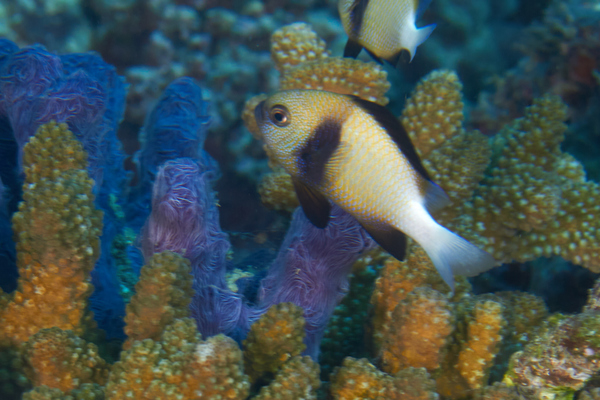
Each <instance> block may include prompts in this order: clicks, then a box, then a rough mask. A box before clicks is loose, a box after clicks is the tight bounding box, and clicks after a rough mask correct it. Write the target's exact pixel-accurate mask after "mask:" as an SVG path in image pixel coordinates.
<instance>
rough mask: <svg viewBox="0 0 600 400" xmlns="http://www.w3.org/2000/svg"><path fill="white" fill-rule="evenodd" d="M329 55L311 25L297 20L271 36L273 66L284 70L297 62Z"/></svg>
mask: <svg viewBox="0 0 600 400" xmlns="http://www.w3.org/2000/svg"><path fill="white" fill-rule="evenodd" d="M327 56H329V52H328V51H327V50H326V49H325V42H324V41H323V39H321V38H320V37H318V36H317V34H316V33H315V32H314V31H313V30H312V27H311V26H310V25H308V24H305V23H303V22H297V23H294V24H291V25H286V26H284V27H282V28H279V29H278V30H276V31H275V32H273V35H272V36H271V58H272V59H273V61H274V62H275V67H276V68H277V69H278V70H280V71H283V72H285V71H286V70H287V69H289V68H291V67H294V66H296V65H298V64H301V63H304V62H307V61H313V60H320V59H323V58H326V57H327Z"/></svg>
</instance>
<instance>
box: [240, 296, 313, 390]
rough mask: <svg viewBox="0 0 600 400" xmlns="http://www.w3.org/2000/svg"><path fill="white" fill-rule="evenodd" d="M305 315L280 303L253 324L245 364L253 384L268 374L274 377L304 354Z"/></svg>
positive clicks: (245, 342)
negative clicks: (286, 365)
mask: <svg viewBox="0 0 600 400" xmlns="http://www.w3.org/2000/svg"><path fill="white" fill-rule="evenodd" d="M302 313H303V310H302V308H300V307H298V306H296V305H294V304H292V303H279V304H276V305H274V306H272V307H270V308H269V310H268V311H267V312H266V313H264V314H263V315H262V316H261V317H260V318H259V319H258V321H256V322H255V323H254V324H252V326H251V327H250V332H248V337H247V338H246V340H244V364H245V367H246V371H247V373H248V375H249V376H250V379H251V380H252V381H253V382H255V381H257V380H258V379H259V378H261V377H262V376H263V375H264V374H266V373H270V374H271V375H272V374H275V373H276V372H277V371H278V370H279V369H280V368H281V366H282V365H283V364H284V363H285V362H286V361H287V360H288V359H290V358H292V357H294V356H297V355H299V354H300V353H302V351H304V349H305V348H306V345H305V344H304V343H303V340H304V337H305V336H306V333H305V332H304V318H303V317H302Z"/></svg>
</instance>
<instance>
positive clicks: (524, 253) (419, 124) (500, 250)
mask: <svg viewBox="0 0 600 400" xmlns="http://www.w3.org/2000/svg"><path fill="white" fill-rule="evenodd" d="M460 88H461V85H460V82H458V78H457V77H456V75H455V74H454V73H451V72H448V71H437V72H433V73H431V74H430V75H428V76H427V77H426V78H424V79H423V81H422V82H421V83H419V84H418V85H417V87H416V88H415V90H414V92H413V94H412V95H411V97H410V99H409V100H408V101H407V105H406V108H405V110H404V112H403V117H402V121H403V125H404V126H405V128H406V130H407V131H408V132H409V135H410V136H411V139H412V140H413V143H414V144H415V147H416V148H417V150H418V152H419V154H420V155H421V156H422V157H423V164H424V165H425V168H426V169H427V170H428V171H429V172H430V174H431V175H432V177H433V179H434V181H436V182H438V183H439V184H440V186H441V187H442V188H443V189H444V190H445V191H446V192H447V193H448V195H449V197H450V199H451V201H452V205H451V206H450V207H447V208H446V209H444V210H442V211H440V212H439V213H438V214H437V215H436V216H437V217H438V218H439V219H440V221H441V222H442V223H444V224H445V225H446V226H448V227H449V228H450V229H452V230H455V231H457V232H458V233H460V234H461V235H462V236H465V237H466V238H467V239H469V240H470V241H472V242H473V243H475V244H477V245H479V246H481V247H484V248H485V249H486V250H487V251H489V252H490V253H492V255H493V256H494V257H495V258H496V259H497V260H498V261H504V262H509V261H513V260H517V261H527V260H532V259H535V258H537V257H540V256H546V257H549V256H552V255H560V256H562V257H564V258H565V259H567V260H570V261H572V262H574V263H577V264H580V265H583V266H584V267H586V268H589V269H590V270H592V271H595V272H599V271H600V204H598V201H597V199H598V198H599V197H600V185H598V184H597V183H595V182H591V181H586V179H585V172H584V171H583V168H582V167H581V164H579V163H578V162H577V161H576V160H575V159H574V158H573V157H571V156H570V155H568V154H566V153H563V152H562V151H561V150H560V144H561V142H562V140H563V139H564V134H565V131H566V125H565V124H564V120H565V118H566V115H567V110H566V106H565V105H564V104H563V103H562V102H561V100H560V99H559V98H558V97H557V96H545V97H542V98H540V99H537V100H535V101H534V103H533V105H532V106H531V107H529V108H528V109H527V110H526V112H525V116H524V117H523V118H520V119H517V120H515V121H514V122H513V123H512V124H510V125H508V126H507V127H505V128H504V129H503V130H502V131H501V132H500V133H499V134H497V135H496V136H495V137H493V138H492V139H491V140H489V141H486V140H485V138H483V136H482V135H481V134H479V133H477V132H466V131H465V130H464V128H463V127H462V120H463V112H462V101H461V96H460ZM488 164H489V166H488ZM484 173H486V174H487V175H485V174H484Z"/></svg>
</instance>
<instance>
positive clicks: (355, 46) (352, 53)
mask: <svg viewBox="0 0 600 400" xmlns="http://www.w3.org/2000/svg"><path fill="white" fill-rule="evenodd" d="M362 49H363V47H362V46H361V45H360V44H359V43H358V42H357V41H355V40H352V39H348V41H347V42H346V47H344V57H350V58H356V57H358V55H359V54H360V51H361V50H362Z"/></svg>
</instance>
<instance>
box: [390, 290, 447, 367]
mask: <svg viewBox="0 0 600 400" xmlns="http://www.w3.org/2000/svg"><path fill="white" fill-rule="evenodd" d="M453 329H454V320H453V316H452V312H451V306H450V304H449V302H448V300H447V299H446V297H445V296H443V295H442V294H440V293H439V292H437V291H435V290H433V289H431V288H427V287H420V288H417V289H415V290H413V291H412V292H411V293H409V294H408V296H406V299H404V300H403V301H402V302H400V304H399V305H398V306H397V307H396V309H395V310H394V312H393V313H392V317H391V321H390V328H389V330H387V332H386V334H384V335H383V337H382V347H381V369H382V370H383V371H385V372H387V373H389V374H392V375H393V374H396V373H397V372H398V371H400V370H402V369H404V368H408V367H415V368H426V369H427V370H428V371H435V370H436V369H438V368H439V367H440V365H441V362H442V359H443V356H444V353H443V351H444V348H445V346H446V343H447V340H448V338H449V336H450V334H451V333H452V331H453Z"/></svg>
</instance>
